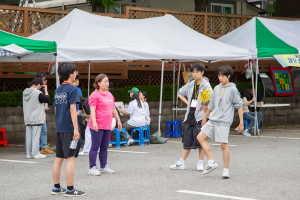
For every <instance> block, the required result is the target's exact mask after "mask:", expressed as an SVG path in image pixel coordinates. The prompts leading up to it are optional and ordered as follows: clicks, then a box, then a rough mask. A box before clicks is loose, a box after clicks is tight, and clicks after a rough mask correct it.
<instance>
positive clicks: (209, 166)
mask: <svg viewBox="0 0 300 200" xmlns="http://www.w3.org/2000/svg"><path fill="white" fill-rule="evenodd" d="M217 167H218V164H217V163H214V164H207V165H205V169H204V171H203V172H202V174H203V175H205V174H208V173H209V172H212V171H213V170H214V169H217Z"/></svg>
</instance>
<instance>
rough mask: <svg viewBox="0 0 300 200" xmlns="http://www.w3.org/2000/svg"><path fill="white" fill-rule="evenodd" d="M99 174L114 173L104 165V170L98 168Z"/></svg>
mask: <svg viewBox="0 0 300 200" xmlns="http://www.w3.org/2000/svg"><path fill="white" fill-rule="evenodd" d="M100 172H104V173H108V174H114V173H115V171H114V170H111V169H109V168H108V166H107V165H106V166H105V167H104V168H100Z"/></svg>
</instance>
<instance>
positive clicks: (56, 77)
mask: <svg viewBox="0 0 300 200" xmlns="http://www.w3.org/2000/svg"><path fill="white" fill-rule="evenodd" d="M55 79H56V88H58V87H59V85H60V83H59V77H58V60H57V55H55Z"/></svg>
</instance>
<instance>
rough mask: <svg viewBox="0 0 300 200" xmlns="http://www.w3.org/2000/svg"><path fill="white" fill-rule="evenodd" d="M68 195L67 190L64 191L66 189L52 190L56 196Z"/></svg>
mask: <svg viewBox="0 0 300 200" xmlns="http://www.w3.org/2000/svg"><path fill="white" fill-rule="evenodd" d="M65 193H66V189H64V188H62V187H61V188H56V187H54V188H53V189H52V194H54V195H56V194H65Z"/></svg>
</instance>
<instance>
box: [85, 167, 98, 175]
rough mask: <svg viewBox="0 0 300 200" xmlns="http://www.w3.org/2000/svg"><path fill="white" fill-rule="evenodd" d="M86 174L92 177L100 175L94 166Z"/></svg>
mask: <svg viewBox="0 0 300 200" xmlns="http://www.w3.org/2000/svg"><path fill="white" fill-rule="evenodd" d="M88 174H90V175H94V176H100V175H101V173H100V172H99V171H98V169H97V167H96V166H94V167H92V168H91V169H89V172H88Z"/></svg>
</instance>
